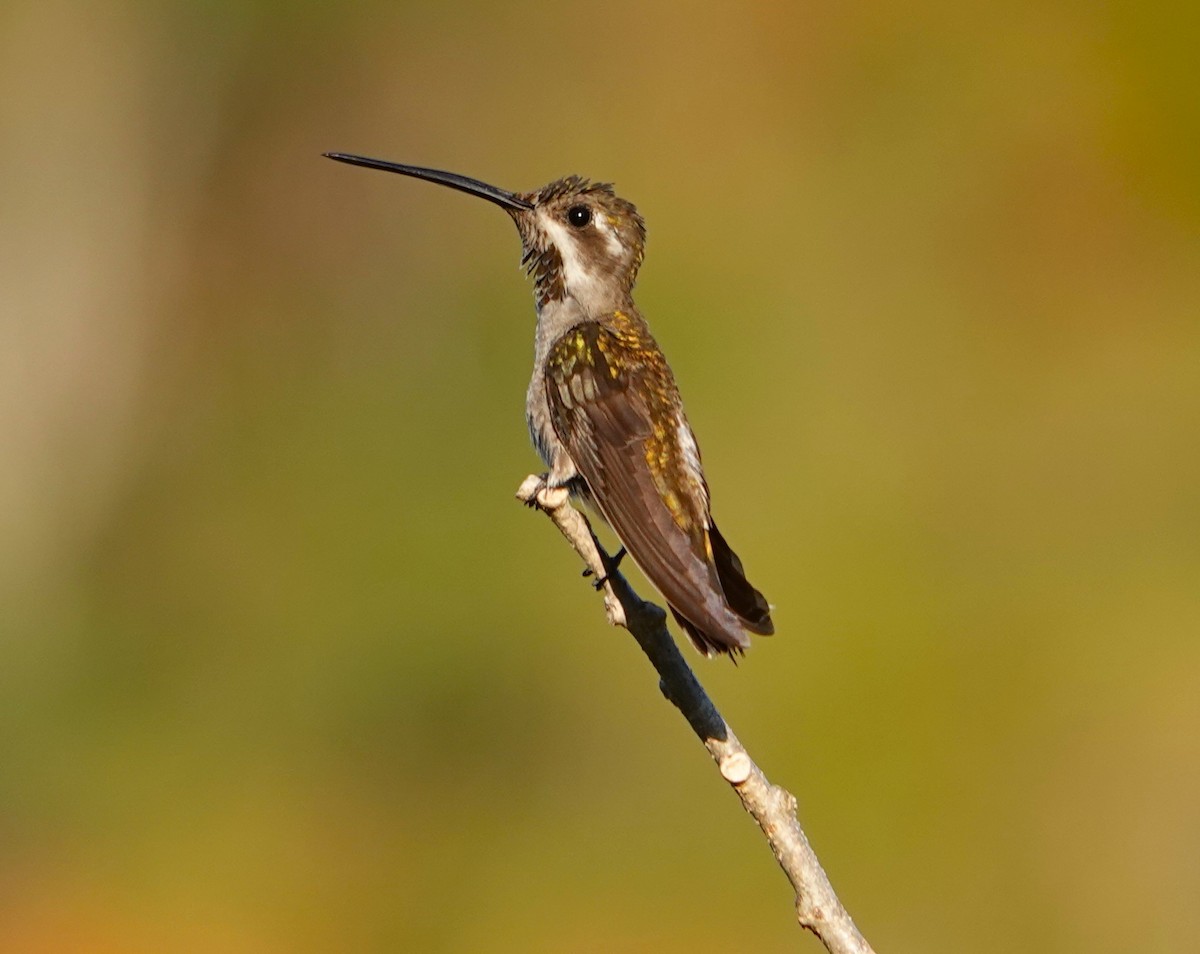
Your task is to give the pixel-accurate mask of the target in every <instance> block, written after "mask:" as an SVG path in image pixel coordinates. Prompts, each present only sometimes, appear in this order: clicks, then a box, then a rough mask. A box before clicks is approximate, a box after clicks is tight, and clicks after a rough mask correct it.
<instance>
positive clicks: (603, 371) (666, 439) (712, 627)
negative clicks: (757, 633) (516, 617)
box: [545, 322, 749, 653]
mask: <svg viewBox="0 0 1200 954" xmlns="http://www.w3.org/2000/svg"><path fill="white" fill-rule="evenodd" d="M545 385H546V396H547V401H548V404H549V407H550V420H551V423H552V425H553V427H554V430H555V433H556V434H557V435H558V438H559V440H561V441H562V442H563V444H564V445H565V446H566V448H567V451H568V453H570V455H571V459H572V460H573V461H574V463H575V466H576V468H578V470H579V472H580V474H582V476H583V477H584V479H585V480H586V481H587V483H588V488H589V491H590V493H591V497H592V499H593V500H594V502H595V504H596V507H597V508H598V509H599V510H600V512H601V513H602V514H603V515H604V518H605V519H606V520H607V521H608V522H609V523H610V524H611V525H612V528H613V530H615V531H616V533H617V536H619V537H620V538H621V542H622V543H623V544H625V548H626V550H628V552H629V555H630V556H631V557H633V559H634V560H635V561H636V562H637V564H638V566H640V567H641V568H642V571H643V572H644V573H645V574H646V576H647V577H648V578H649V579H650V582H651V583H653V584H654V585H655V586H656V587H657V588H658V589H659V591H661V592H662V594H663V596H664V597H665V598H666V600H667V602H668V603H669V604H670V605H671V607H672V609H673V610H675V612H676V613H677V614H678V615H681V616H683V617H684V618H685V619H686V620H687V621H688V622H690V623H691V624H692V626H691V627H688V632H689V635H691V636H692V638H693V640H694V641H696V642H697V646H698V648H699V649H700V650H701V651H702V652H705V653H711V652H712V651H714V650H716V651H724V652H730V651H738V650H741V649H743V648H745V647H746V646H748V645H749V638H748V637H747V636H746V633H745V632H744V631H743V628H742V623H741V621H740V620H739V619H738V617H737V616H735V615H734V613H733V612H732V611H731V610H730V609H729V607H728V605H727V604H726V600H725V596H724V593H723V590H722V585H721V579H720V576H719V574H718V568H717V565H716V564H715V562H714V558H713V549H712V540H711V539H710V536H709V528H710V526H711V520H710V518H709V513H708V488H707V487H706V486H705V484H704V475H703V473H702V472H701V470H700V452H699V450H698V448H697V447H696V442H695V438H694V437H693V436H692V432H691V429H690V427H689V426H688V423H687V420H686V419H685V418H684V416H683V412H682V410H681V409H680V402H679V397H678V392H677V391H676V388H675V382H674V379H673V378H672V376H671V372H670V370H669V369H668V368H667V366H666V362H665V361H664V360H663V358H662V355H661V353H659V351H658V349H657V347H655V346H654V345H653V342H652V341H648V340H647V339H646V338H643V337H640V336H639V335H637V334H636V333H633V334H624V333H622V332H621V331H620V330H611V329H608V328H605V327H604V326H602V325H600V324H598V323H596V322H587V323H584V324H581V325H578V326H576V327H574V328H572V329H571V330H569V331H568V332H566V334H564V335H563V336H562V337H561V338H560V339H559V340H558V341H557V342H555V344H554V345H553V346H552V348H551V349H550V353H549V360H548V362H547V366H546V381H545ZM697 632H698V633H699V634H700V636H701V637H702V638H698V637H697Z"/></svg>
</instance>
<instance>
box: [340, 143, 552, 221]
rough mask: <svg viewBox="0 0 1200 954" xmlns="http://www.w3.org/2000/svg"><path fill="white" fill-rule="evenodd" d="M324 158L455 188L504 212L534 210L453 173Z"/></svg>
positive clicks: (361, 159)
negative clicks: (504, 210) (508, 210)
mask: <svg viewBox="0 0 1200 954" xmlns="http://www.w3.org/2000/svg"><path fill="white" fill-rule="evenodd" d="M324 155H325V156H326V157H327V158H329V159H336V160H337V161H338V162H348V163H350V165H352V166H366V167H367V168H368V169H382V170H383V171H384V172H398V173H400V175H402V176H413V177H414V178H417V179H426V180H428V181H429V182H436V183H438V184H439V185H444V186H449V187H450V188H451V189H458V190H459V191H460V192H467V193H470V194H471V195H477V196H479V197H480V198H481V199H487V200H488V201H489V202H495V203H496V205H498V206H501V207H502V208H505V209H515V210H518V211H523V212H528V211H529V210H530V209H532V208H533V204H532V203H530V202H526V201H525V200H524V199H522V198H521V197H520V196H519V195H514V194H513V193H511V192H505V191H504V190H503V189H497V188H496V187H495V186H493V185H488V184H487V183H486V182H480V181H479V180H478V179H470V178H468V177H467V176H460V175H458V174H457V173H455V172H442V171H441V170H439V169H423V168H422V167H421V166H405V165H401V164H400V163H398V162H385V161H384V160H382V159H368V158H367V157H366V156H353V155H350V154H349V153H345V152H327V153H324Z"/></svg>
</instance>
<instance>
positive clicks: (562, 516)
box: [517, 476, 874, 954]
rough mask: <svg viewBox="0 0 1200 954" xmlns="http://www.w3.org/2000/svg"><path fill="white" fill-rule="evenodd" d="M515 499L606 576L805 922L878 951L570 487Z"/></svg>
mask: <svg viewBox="0 0 1200 954" xmlns="http://www.w3.org/2000/svg"><path fill="white" fill-rule="evenodd" d="M517 499H519V500H521V501H523V502H524V503H525V504H526V505H528V506H530V507H536V508H538V509H539V510H541V511H543V512H544V513H545V514H546V515H547V516H548V517H550V519H551V520H553V521H554V525H555V526H556V527H558V529H559V531H560V532H561V533H562V535H563V536H564V537H566V538H567V541H568V542H569V543H570V544H571V546H572V547H574V548H575V552H577V553H578V554H579V556H580V557H581V558H582V559H583V562H584V564H585V565H586V566H587V569H588V570H589V571H591V573H592V575H593V576H594V577H595V579H596V580H598V581H603V586H602V589H603V590H604V609H605V612H606V614H607V615H608V621H609V623H611V624H612V625H614V626H623V627H625V628H626V629H627V630H629V632H630V633H631V634H632V635H633V638H634V639H636V640H637V642H638V645H639V646H641V647H642V651H643V652H644V653H645V654H646V655H647V656H648V657H649V659H650V662H651V663H652V664H653V665H654V668H655V669H656V670H657V671H658V675H659V678H660V683H659V686H660V688H661V689H662V692H663V695H665V696H666V697H667V699H668V700H669V701H670V702H671V703H672V704H674V705H675V707H676V708H677V709H679V711H680V712H681V713H683V717H684V718H685V719H687V721H688V724H689V725H691V727H692V730H693V731H694V732H695V733H696V735H697V736H699V737H700V740H701V741H702V742H703V743H704V747H705V748H707V749H708V752H709V755H711V756H712V757H713V761H715V762H716V763H717V768H718V769H719V770H720V772H721V775H722V777H723V778H724V779H725V780H726V781H727V782H728V783H729V785H730V787H732V788H733V790H734V791H735V792H736V793H737V796H738V798H740V799H741V801H742V806H743V807H744V808H745V809H746V811H747V812H749V813H750V815H751V816H752V817H753V818H754V820H755V821H756V822H757V823H758V827H759V828H761V829H762V832H763V834H764V835H765V836H766V839H767V843H768V844H769V845H770V846H771V851H772V852H774V854H775V859H776V860H777V861H778V862H779V866H780V867H781V868H782V869H783V872H784V874H786V875H787V877H788V880H789V881H790V882H791V883H792V887H793V888H794V889H795V891H796V918H797V920H798V921H799V922H800V924H801V926H802V927H805V928H807V929H808V930H809V931H812V932H813V934H815V935H816V936H817V937H818V938H819V939H820V940H821V942H822V943H823V944H824V945H825V947H826V949H827V950H828V951H829V952H830V954H874V952H873V950H872V948H871V945H870V944H868V943H867V942H866V940H865V939H864V938H863V936H862V935H861V934H860V933H859V931H858V928H857V927H855V925H854V922H853V921H852V920H851V918H850V915H849V914H848V913H847V912H846V909H845V908H844V907H842V903H841V901H839V900H838V897H837V895H836V894H835V893H834V891H833V887H832V885H830V883H829V878H828V877H827V876H826V874H825V871H824V869H823V868H822V867H821V863H820V862H819V861H818V860H817V856H816V854H815V853H814V852H813V850H812V847H811V846H810V845H809V843H808V838H807V837H805V834H804V831H803V830H802V829H801V828H800V823H799V821H797V820H796V799H795V797H794V796H793V795H792V794H791V793H790V792H788V791H786V790H785V789H783V788H780V787H779V786H778V785H772V784H771V783H770V782H769V781H768V780H767V777H766V776H765V775H763V773H762V770H761V769H759V767H758V766H757V765H756V764H755V763H754V760H753V759H751V758H750V754H749V753H748V752H747V751H746V749H745V747H744V746H743V745H742V743H741V742H739V741H738V739H737V736H735V735H734V734H733V731H732V730H731V729H730V728H729V726H728V725H727V724H726V722H725V720H724V719H723V718H721V714H720V713H719V712H718V711H717V709H716V706H714V705H713V703H712V700H711V699H709V697H708V694H707V693H706V692H705V691H704V688H703V687H702V686H701V685H700V683H699V682H698V681H697V679H696V677H695V675H694V674H693V673H692V670H691V669H690V668H689V667H688V664H687V662H686V661H685V660H684V658H683V655H682V654H681V653H680V652H679V649H678V647H677V646H676V645H675V640H674V639H672V638H671V634H670V633H669V632H668V630H667V625H666V613H665V612H664V611H663V610H662V609H661V608H660V607H658V606H655V605H654V604H653V603H648V602H646V601H645V600H643V599H641V597H639V596H638V595H637V593H635V592H634V591H633V588H632V587H631V586H630V585H629V583H628V582H627V581H626V579H625V577H624V576H622V575H621V574H620V573H619V572H618V571H617V569H616V568H615V567H614V566H612V563H611V560H610V559H609V557H608V556H607V555H606V554H605V552H604V550H603V548H602V547H601V546H600V543H599V541H597V539H596V536H595V534H594V533H592V528H591V525H590V524H589V523H588V521H587V518H586V517H585V516H584V515H583V514H581V513H580V512H579V511H578V510H576V509H574V508H573V507H572V506H571V505H570V501H569V499H568V495H567V492H566V490H563V489H549V488H547V487H546V485H545V482H544V481H543V480H542V479H541V478H540V477H534V476H530V477H527V478H526V479H525V481H524V482H523V483H522V484H521V487H520V489H519V490H518V491H517Z"/></svg>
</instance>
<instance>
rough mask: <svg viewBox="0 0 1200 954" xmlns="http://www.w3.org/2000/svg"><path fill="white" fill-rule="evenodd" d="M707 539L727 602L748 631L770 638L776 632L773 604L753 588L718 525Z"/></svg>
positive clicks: (713, 527) (710, 528)
mask: <svg viewBox="0 0 1200 954" xmlns="http://www.w3.org/2000/svg"><path fill="white" fill-rule="evenodd" d="M708 539H709V542H710V543H711V544H712V554H713V563H715V564H716V567H717V579H719V580H720V581H721V589H722V590H724V592H725V602H727V603H728V604H729V608H730V609H731V610H733V612H734V613H736V614H737V616H738V618H739V619H740V620H741V621H742V625H743V626H745V627H746V629H748V630H750V632H752V633H757V634H758V635H759V636H770V635H771V634H772V633H773V632H775V624H774V623H773V622H771V604H770V603H768V602H767V598H766V597H765V596H763V595H762V594H761V593H760V592H758V590H756V589H755V588H754V587H753V586H751V585H750V581H749V580H747V579H746V571H745V570H743V569H742V561H741V560H739V559H738V555H737V554H736V553H734V552H733V550H732V548H731V547H730V546H729V544H728V543H726V542H725V538H724V537H723V536H721V531H719V530H718V529H717V525H716V524H715V523H714V524H712V526H710V527H709V528H708Z"/></svg>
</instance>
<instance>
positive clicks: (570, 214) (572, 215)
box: [567, 205, 592, 229]
mask: <svg viewBox="0 0 1200 954" xmlns="http://www.w3.org/2000/svg"><path fill="white" fill-rule="evenodd" d="M567 221H568V222H570V223H571V224H572V225H573V226H575V228H577V229H581V228H583V227H584V226H585V225H587V224H588V223H589V222H590V221H592V210H591V209H589V208H588V207H587V206H586V205H573V206H571V208H569V209H568V210H567Z"/></svg>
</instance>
